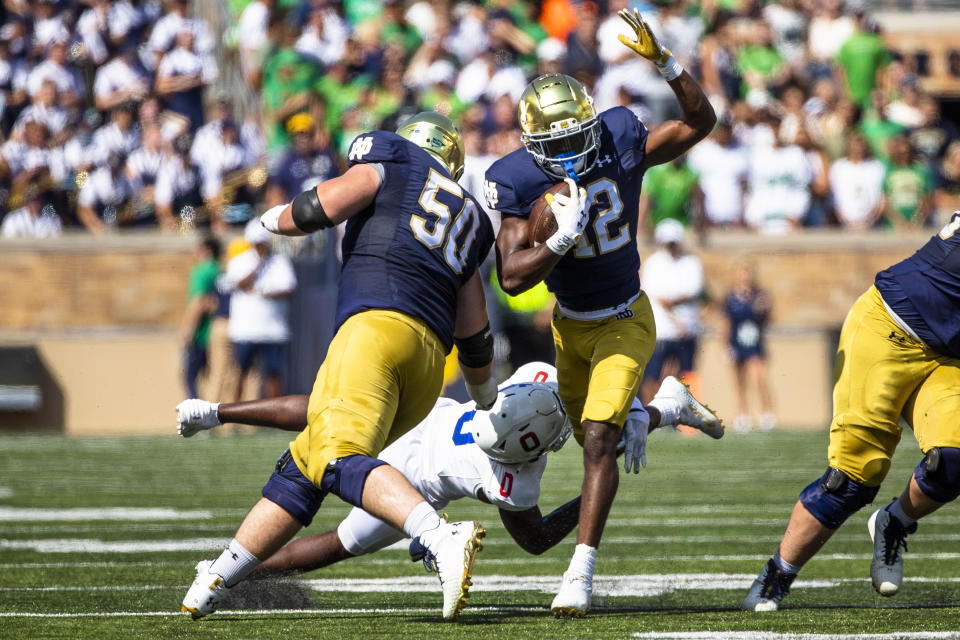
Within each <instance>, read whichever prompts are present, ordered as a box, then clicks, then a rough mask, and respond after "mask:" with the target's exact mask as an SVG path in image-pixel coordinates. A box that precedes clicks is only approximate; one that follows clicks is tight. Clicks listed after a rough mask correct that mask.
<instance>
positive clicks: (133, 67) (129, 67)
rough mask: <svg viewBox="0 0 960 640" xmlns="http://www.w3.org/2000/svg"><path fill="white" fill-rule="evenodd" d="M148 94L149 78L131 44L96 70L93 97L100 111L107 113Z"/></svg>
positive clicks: (141, 98)
mask: <svg viewBox="0 0 960 640" xmlns="http://www.w3.org/2000/svg"><path fill="white" fill-rule="evenodd" d="M148 93H150V78H149V77H147V74H146V73H145V72H144V70H143V69H142V68H141V67H140V62H139V60H138V59H137V48H136V45H135V44H133V43H130V44H127V45H125V48H124V49H123V52H122V53H121V54H120V55H119V56H117V57H116V58H114V59H113V60H111V61H110V62H108V63H107V64H105V65H103V66H102V67H100V68H99V69H97V75H96V77H95V78H94V81H93V97H94V103H95V105H96V107H97V109H99V110H100V111H107V110H109V109H112V108H113V107H115V106H116V105H118V104H120V103H122V102H127V101H128V100H132V101H135V102H139V101H140V100H143V98H144V97H146V95H147V94H148Z"/></svg>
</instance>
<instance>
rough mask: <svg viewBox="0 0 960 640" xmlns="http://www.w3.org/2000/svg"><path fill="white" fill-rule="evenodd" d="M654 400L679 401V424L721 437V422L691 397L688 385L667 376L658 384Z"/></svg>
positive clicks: (703, 405)
mask: <svg viewBox="0 0 960 640" xmlns="http://www.w3.org/2000/svg"><path fill="white" fill-rule="evenodd" d="M653 399H654V400H657V399H662V400H675V401H677V402H679V403H680V420H679V423H680V424H685V425H687V426H689V427H693V428H694V429H699V430H700V431H703V432H704V433H705V434H707V435H708V436H710V437H711V438H716V439H720V438H722V437H723V422H721V420H720V419H719V418H717V416H716V415H714V413H713V411H711V410H710V408H709V407H707V406H706V405H705V404H702V403H701V402H700V401H699V400H697V399H696V398H694V397H693V393H691V392H690V387H688V386H687V385H686V384H684V383H683V382H681V381H680V380H678V379H676V378H674V377H673V376H667V377H666V378H664V379H663V382H662V383H661V384H660V390H659V391H657V394H656V395H655V396H654V397H653Z"/></svg>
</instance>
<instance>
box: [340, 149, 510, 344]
mask: <svg viewBox="0 0 960 640" xmlns="http://www.w3.org/2000/svg"><path fill="white" fill-rule="evenodd" d="M348 162H349V164H350V165H351V166H352V165H354V164H358V163H378V164H380V165H381V166H382V167H383V181H382V182H381V183H380V190H379V191H378V192H377V197H376V199H375V200H374V201H373V203H372V204H371V205H370V206H369V207H367V208H366V209H365V210H364V211H361V212H360V213H358V214H357V215H355V216H353V217H352V218H350V219H349V220H348V221H347V225H346V232H345V235H344V237H343V269H342V271H341V274H340V287H339V295H338V298H337V319H336V323H337V327H339V326H340V325H341V324H343V322H344V321H345V320H346V319H347V318H349V317H350V316H352V315H354V314H355V313H359V312H361V311H365V310H367V309H392V310H395V311H401V312H403V313H406V314H407V315H410V316H413V317H415V318H419V319H421V320H423V321H424V322H425V323H426V324H427V326H429V327H430V328H431V329H432V330H433V331H434V333H436V334H437V337H438V338H439V339H440V341H441V342H442V343H443V344H444V345H445V346H446V347H447V349H449V348H450V347H451V346H452V345H453V325H454V319H455V316H456V308H457V292H458V291H459V290H460V287H461V285H463V284H464V283H465V282H466V281H467V280H468V279H469V278H470V276H472V275H473V273H474V271H476V269H477V265H479V264H480V262H482V261H483V259H484V258H485V257H486V255H487V253H489V251H490V247H491V246H492V245H493V227H492V225H491V224H490V219H489V218H488V217H487V216H486V214H485V213H484V212H483V209H481V208H480V206H479V205H477V204H476V202H475V200H474V199H473V197H472V196H471V195H470V194H469V193H467V192H466V191H464V190H463V188H462V187H460V185H458V184H457V183H456V182H455V181H454V180H453V178H451V177H450V173H449V172H448V171H447V169H446V167H444V166H443V165H442V164H440V162H439V161H438V160H436V159H435V158H434V157H433V156H431V155H430V154H428V153H427V152H426V151H424V150H423V149H421V148H420V147H418V146H417V145H415V144H413V143H412V142H409V141H408V140H405V139H404V138H401V137H400V136H398V135H397V134H395V133H391V132H388V131H373V132H371V133H365V134H362V135H360V136H358V137H357V138H356V139H355V140H354V141H353V144H352V145H351V147H350V154H349V157H348Z"/></svg>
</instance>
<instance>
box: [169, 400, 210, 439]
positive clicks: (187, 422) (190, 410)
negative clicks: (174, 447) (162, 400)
mask: <svg viewBox="0 0 960 640" xmlns="http://www.w3.org/2000/svg"><path fill="white" fill-rule="evenodd" d="M219 407H220V403H219V402H207V401H206V400H199V399H197V398H191V399H189V400H184V401H183V402H181V403H180V404H178V405H177V433H179V434H180V435H181V436H183V437H184V438H189V437H190V436H192V435H193V434H195V433H197V432H198V431H206V430H207V429H212V428H213V427H216V426H217V425H219V424H220V418H219V417H217V409H219Z"/></svg>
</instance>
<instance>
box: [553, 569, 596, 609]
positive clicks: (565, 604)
mask: <svg viewBox="0 0 960 640" xmlns="http://www.w3.org/2000/svg"><path fill="white" fill-rule="evenodd" d="M592 595H593V578H591V577H589V576H584V575H580V574H576V573H571V572H569V571H564V572H563V583H562V584H561V585H560V591H558V592H557V595H556V597H554V599H553V603H552V604H551V605H550V610H551V611H552V612H553V617H554V618H582V617H583V616H585V615H587V612H588V611H590V598H591V596H592Z"/></svg>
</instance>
